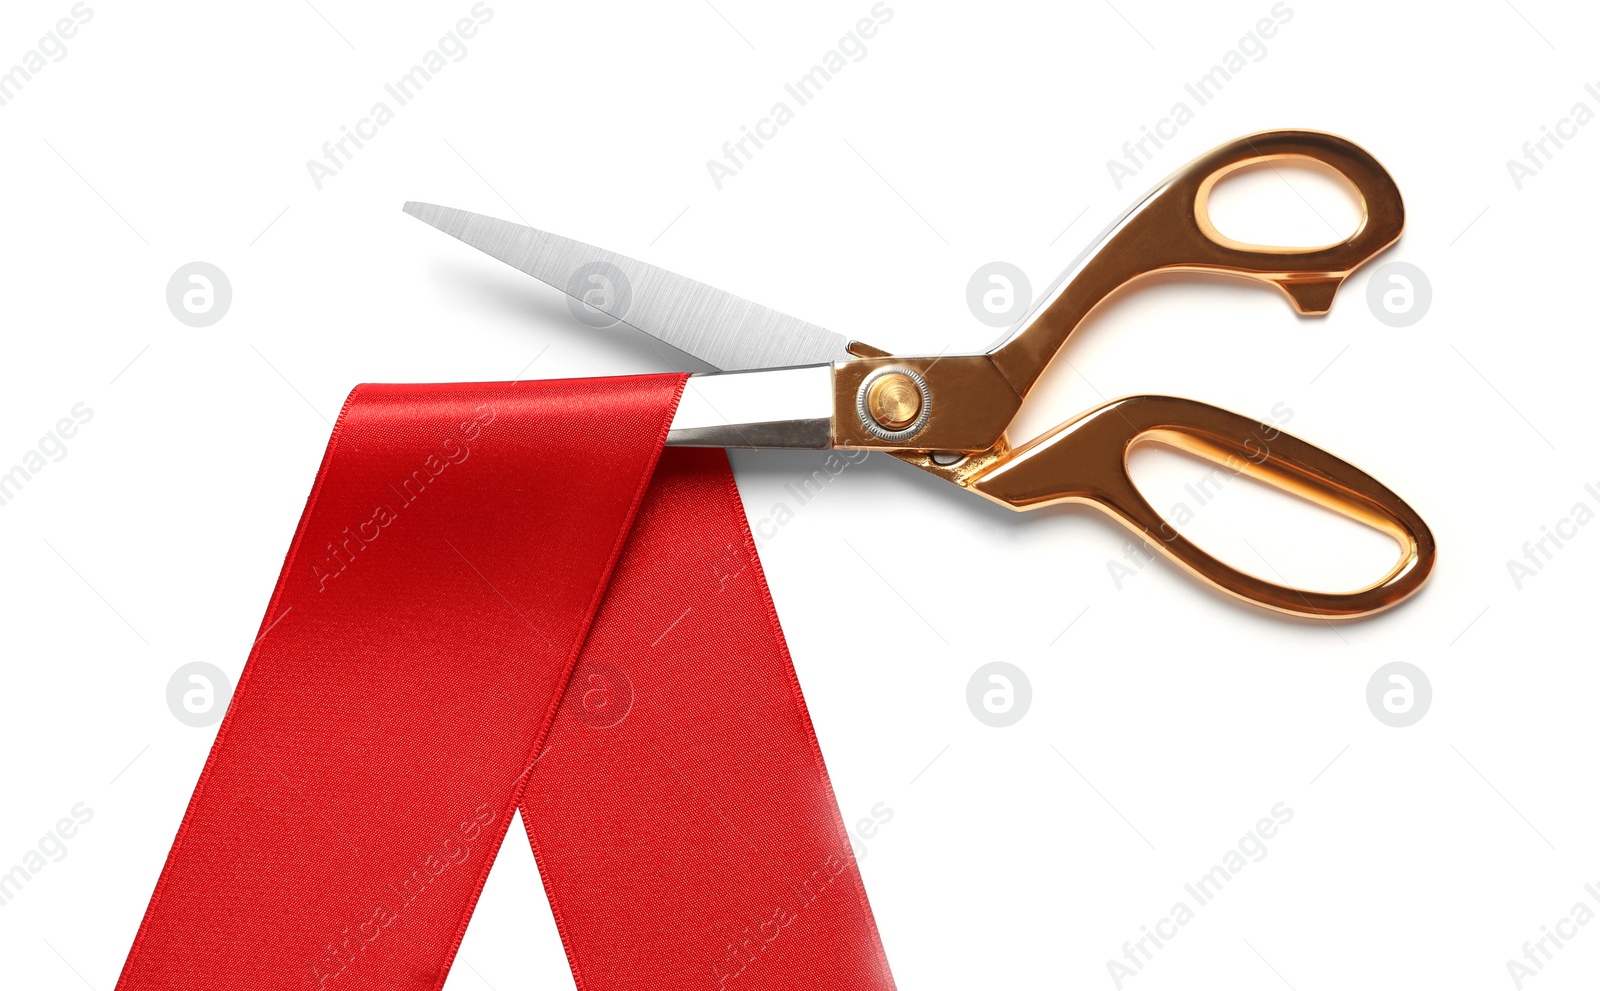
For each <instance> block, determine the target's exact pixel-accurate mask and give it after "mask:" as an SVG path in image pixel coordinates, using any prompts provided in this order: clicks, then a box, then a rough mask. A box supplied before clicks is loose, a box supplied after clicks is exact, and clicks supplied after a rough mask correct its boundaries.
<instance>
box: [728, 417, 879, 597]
mask: <svg viewBox="0 0 1600 991" xmlns="http://www.w3.org/2000/svg"><path fill="white" fill-rule="evenodd" d="M871 453H872V452H871V451H863V450H844V449H841V450H837V451H830V452H828V455H827V457H825V458H824V459H823V461H822V467H820V468H817V469H816V470H814V471H812V472H811V474H809V475H806V476H805V477H803V478H799V479H796V480H795V481H792V482H785V483H784V484H783V490H784V491H785V492H787V493H789V495H791V496H793V497H794V502H795V506H796V507H800V508H803V507H804V506H805V504H806V503H808V502H810V501H811V500H813V499H815V498H816V497H817V496H819V495H821V494H822V493H823V492H825V491H827V488H828V485H829V484H830V483H831V482H832V481H833V480H834V479H836V478H838V477H839V476H840V475H842V474H844V472H845V469H847V468H849V467H850V466H851V465H858V464H860V463H861V462H863V461H865V460H867V455H869V454H871ZM794 518H795V509H793V508H791V507H790V506H789V503H788V502H786V501H785V500H782V499H780V500H778V501H777V502H775V503H773V504H772V509H771V510H769V511H768V512H767V514H766V515H764V516H761V517H758V518H756V519H755V520H753V521H751V523H750V537H751V539H752V540H753V542H754V544H755V548H754V549H755V550H757V551H759V550H760V549H761V548H762V547H765V546H766V545H767V544H768V543H770V542H771V541H772V540H774V539H775V538H776V537H777V536H778V534H779V533H780V532H781V531H782V529H783V528H784V527H785V526H788V525H789V523H790V522H791V521H792V520H793V519H794ZM754 560H755V558H754V556H753V555H752V554H751V553H750V549H749V548H745V547H738V546H735V545H733V544H729V545H728V546H727V547H726V548H724V550H723V553H722V557H720V558H719V559H717V560H716V561H713V562H712V563H711V570H712V571H713V572H714V573H715V574H716V576H717V588H718V591H721V590H722V589H725V588H727V587H728V582H729V581H731V580H733V579H734V578H737V577H739V576H740V575H742V574H744V572H745V571H746V569H748V568H749V567H750V565H751V564H752V563H754Z"/></svg>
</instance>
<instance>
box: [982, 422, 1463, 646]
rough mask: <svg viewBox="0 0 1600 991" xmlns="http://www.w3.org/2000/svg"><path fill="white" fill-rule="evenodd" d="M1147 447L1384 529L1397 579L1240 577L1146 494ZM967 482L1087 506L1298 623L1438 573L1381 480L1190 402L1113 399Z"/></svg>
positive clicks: (996, 496) (1388, 595)
mask: <svg viewBox="0 0 1600 991" xmlns="http://www.w3.org/2000/svg"><path fill="white" fill-rule="evenodd" d="M1143 443H1156V444H1163V445H1166V446H1169V447H1174V448H1178V449H1179V450H1182V451H1186V452H1188V453H1191V454H1194V455H1197V456H1199V457H1202V458H1204V459H1206V460H1208V461H1211V462H1214V463H1216V464H1218V465H1221V466H1222V467H1224V468H1226V469H1229V470H1231V471H1235V472H1239V473H1242V474H1246V475H1249V476H1251V477H1253V478H1256V479H1258V480H1260V481H1263V482H1266V483H1268V484H1270V485H1273V486H1275V487H1276V488H1279V489H1282V490H1284V491H1285V492H1288V493H1290V494H1293V495H1296V496H1299V497H1301V498H1303V499H1307V500H1310V501H1312V502H1315V503H1317V504H1319V505H1322V506H1325V507H1327V508H1328V509H1331V510H1333V511H1334V512H1337V513H1339V514H1340V515H1343V516H1346V517H1349V518H1350V519H1353V520H1356V521H1358V522H1361V523H1365V524H1367V525H1368V526H1371V527H1374V528H1376V529H1378V530H1381V531H1382V532H1384V533H1386V534H1388V535H1389V536H1391V537H1393V538H1394V539H1395V541H1396V542H1398V543H1399V545H1400V555H1399V558H1398V560H1397V561H1396V562H1395V564H1394V566H1393V567H1392V568H1390V569H1389V572H1388V574H1386V575H1384V576H1383V577H1382V578H1380V579H1378V580H1377V581H1375V582H1373V583H1372V584H1370V585H1368V586H1366V587H1365V588H1360V589H1356V590H1354V591H1350V592H1315V591H1311V590H1309V589H1298V588H1292V587H1289V586H1287V585H1279V584H1276V583H1274V582H1269V581H1265V580H1263V579H1260V578H1257V577H1255V576H1254V575H1250V574H1247V573H1245V572H1243V571H1239V570H1238V569H1236V568H1233V567H1231V566H1230V565H1227V564H1224V563H1223V562H1221V561H1219V560H1217V559H1216V558H1214V557H1212V556H1211V555H1209V554H1207V553H1206V552H1205V551H1203V550H1201V549H1200V548H1199V547H1198V546H1196V545H1195V544H1194V543H1192V542H1190V541H1189V540H1188V539H1186V538H1185V537H1184V536H1183V535H1182V534H1181V533H1179V532H1178V531H1177V530H1175V529H1174V528H1173V527H1172V525H1171V524H1170V523H1169V522H1167V520H1165V519H1164V518H1162V516H1161V514H1160V513H1158V512H1156V510H1155V509H1154V508H1153V507H1151V505H1150V503H1149V502H1148V501H1146V499H1145V498H1144V496H1142V495H1140V494H1139V490H1138V488H1137V487H1136V486H1135V485H1134V482H1133V479H1132V477H1131V476H1130V475H1129V473H1128V455H1129V452H1130V451H1131V450H1132V449H1133V448H1134V447H1136V446H1138V445H1140V444H1143ZM965 484H966V485H967V486H968V487H970V488H972V489H973V490H975V491H977V492H979V493H981V494H983V495H985V496H987V497H989V498H990V499H993V500H994V501H996V502H999V503H1001V504H1003V505H1006V506H1010V507H1011V508H1013V509H1018V510H1025V509H1037V508H1039V507H1041V506H1049V505H1053V504H1056V503H1066V502H1077V503H1088V504H1090V505H1093V506H1095V507H1097V508H1099V509H1101V510H1104V511H1105V512H1107V513H1109V514H1110V515H1111V516H1112V517H1114V518H1115V519H1116V520H1117V521H1118V522H1120V523H1122V524H1123V525H1124V526H1126V527H1127V528H1128V529H1130V530H1132V531H1133V532H1135V533H1137V534H1139V535H1141V536H1143V537H1144V538H1145V539H1146V540H1148V541H1149V543H1150V544H1151V545H1152V546H1153V547H1155V548H1156V549H1157V550H1159V551H1161V552H1162V553H1163V554H1165V555H1166V556H1167V557H1169V558H1171V559H1172V560H1174V561H1176V562H1177V563H1178V564H1181V565H1182V566H1183V567H1184V568H1186V569H1188V570H1189V571H1190V572H1191V573H1193V574H1194V575H1196V576H1198V577H1199V578H1201V579H1203V580H1205V581H1207V582H1209V583H1211V584H1212V585H1215V586H1216V587H1217V588H1220V589H1222V590H1223V591H1225V592H1229V593H1231V594H1233V595H1236V596H1238V597H1239V598H1241V599H1245V600H1248V601H1250V602H1254V603H1257V604H1259V605H1263V606H1267V607H1268V608H1271V609H1276V610H1278V611H1280V612H1285V613H1290V614H1293V615H1298V616H1315V617H1323V618H1335V619H1347V618H1352V617H1356V616H1364V615H1367V614H1369V613H1374V612H1378V611H1379V610H1382V609H1387V608H1388V607H1390V606H1392V605H1394V604H1396V603H1398V602H1400V601H1401V600H1402V599H1404V598H1406V597H1407V596H1409V595H1411V594H1412V593H1413V592H1415V591H1416V590H1417V589H1418V588H1420V587H1421V586H1422V584H1423V582H1425V581H1426V580H1427V578H1428V575H1429V573H1430V572H1431V571H1432V570H1433V563H1434V554H1435V546H1434V540H1433V534H1432V532H1431V531H1429V529H1428V525H1427V524H1426V523H1424V522H1423V521H1422V517H1420V516H1418V515H1417V513H1416V511H1415V510H1413V509H1412V508H1411V507H1410V506H1408V505H1406V503H1405V501H1404V500H1402V499H1401V498H1400V497H1399V496H1397V495H1395V494H1394V493H1393V492H1391V491H1389V490H1388V489H1387V488H1385V487H1384V485H1383V483H1381V482H1379V481H1378V480H1377V479H1375V478H1373V477H1372V476H1371V475H1368V474H1367V473H1366V472H1364V471H1362V470H1361V469H1359V468H1356V467H1355V466H1354V465H1351V464H1349V463H1347V462H1345V461H1342V460H1340V459H1339V458H1336V457H1334V456H1333V455H1332V454H1329V453H1328V452H1327V451H1324V450H1322V449H1321V448H1318V447H1315V446H1313V445H1311V444H1308V443H1306V442H1305V441H1303V440H1299V439H1298V438H1295V437H1291V436H1289V435H1288V434H1286V433H1283V432H1282V431H1280V430H1278V429H1276V428H1275V427H1270V426H1266V425H1264V424H1258V423H1256V422H1255V421H1253V420H1251V419H1249V418H1248V417H1244V416H1240V415H1239V414H1237V413H1230V412H1228V411H1227V410H1223V409H1218V408H1217V407H1215V406H1208V405H1206V404H1204V403H1197V402H1195V401H1193V400H1190V399H1177V398H1174V397H1171V396H1133V397H1129V398H1126V399H1118V400H1114V401H1112V402H1109V403H1107V404H1105V405H1104V406H1100V407H1098V408H1097V409H1093V410H1090V411H1089V412H1087V413H1084V414H1083V415H1082V416H1079V417H1077V418H1076V419H1074V420H1071V421H1069V422H1067V423H1064V424H1062V425H1060V426H1058V427H1056V428H1055V429H1054V430H1052V431H1051V432H1049V433H1047V434H1045V435H1043V436H1041V437H1039V438H1038V439H1036V440H1034V441H1032V442H1030V443H1028V444H1026V445H1024V446H1022V447H1019V448H1017V449H1015V450H1011V451H1006V452H1004V453H1001V454H999V455H998V456H997V457H996V458H994V459H993V460H992V461H990V462H988V463H987V464H986V465H985V466H984V467H983V468H982V469H981V470H980V472H979V473H977V474H974V475H973V476H971V477H969V478H968V479H966V480H965Z"/></svg>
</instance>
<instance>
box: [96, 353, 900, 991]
mask: <svg viewBox="0 0 1600 991" xmlns="http://www.w3.org/2000/svg"><path fill="white" fill-rule="evenodd" d="M683 378H684V377H683V376H681V375H664V376H635V377H625V378H608V379H592V380H573V381H549V382H522V383H491V384H478V385H437V386H395V385H367V386H360V387H358V388H357V389H356V390H355V391H354V392H352V393H351V395H350V398H349V399H348V400H347V402H346V403H345V407H344V409H343V411H342V412H341V414H340V417H339V422H338V423H337V425H336V426H335V428H334V432H333V436H332V439H331V440H330V441H329V444H328V449H327V453H326V454H325V455H324V458H323V462H322V466H321V468H320V469H319V471H318V473H317V478H316V482H315V484H314V485H313V488H312V491H311V495H310V498H309V500H308V502H307V505H306V509H305V512H304V514H303V515H302V517H301V520H300V525H299V528H298V530H297V531H296V533H295V536H294V541H293V543H292V545H291V546H290V550H289V554H288V557H287V559H286V560H285V562H284V566H283V571H282V573H281V574H280V576H279V579H278V584H277V588H276V589H275V591H274V593H273V596H272V599H271V603H270V605H269V606H268V609H267V613H266V616H265V617H264V619H263V621H262V626H261V631H260V635H259V637H258V639H257V641H256V643H255V646H254V648H253V650H252V652H251V656H250V659H249V661H248V663H247V665H246V667H245V670H244V672H243V674H242V675H241V676H240V678H239V686H238V689H237V691H236V693H235V695H234V698H233V702H232V704H231V706H230V708H229V711H228V714H227V717H226V718H225V719H224V721H223V723H222V725H221V727H220V729H219V730H218V733H217V738H216V742H215V744H214V745H213V748H212V751H211V755H210V757H209V758H208V759H207V761H206V765H205V769H204V771H203V772H202V773H201V776H200V780H199V783H198V784H197V785H196V787H195V792H194V796H193V798H192V799H191V800H190V803H189V808H188V811H187V812H186V813H185V815H184V817H183V822H182V824H181V825H180V826H179V829H178V833H177V838H176V839H175V840H174V842H173V846H172V851H171V853H170V854H169V855H168V858H167V862H166V866H165V867H164V869H163V870H162V873H161V877H160V880H159V881H158V882H157V884H156V888H155V893H154V894H153V895H152V897H151V900H150V906H149V908H148V910H147V911H146V914H145V918H144V921H143V923H142V924H141V926H140V928H139V932H138V935H137V937H136V938H135V940H134V943H133V947H132V950H131V951H130V953H129V955H128V960H127V963H126V965H125V966H124V969H123V973H122V977H121V980H120V981H119V982H118V985H117V986H118V988H120V989H122V991H154V989H168V988H172V989H177V988H182V989H185V991H193V989H197V988H204V989H233V988H238V989H250V991H259V989H262V988H274V989H295V988H304V989H307V991H344V989H351V991H354V989H367V988H383V989H395V988H400V989H436V988H439V987H440V986H442V985H443V983H444V980H445V976H446V974H447V973H448V970H449V967H450V963H451V960H452V959H453V957H454V955H455V952H456V949H457V947H458V946H459V944H460V941H461V937H462V934H463V932H464V931H465V929H466V925H467V921H468V919H469V917H470V916H471V913H472V908H473V905H474V903H475V902H476V900H477V897H478V893H479V891H480V890H481V889H482V887H483V883H484V880H485V878H486V877H487V874H488V871H489V868H490V865H491V864H492V863H493V861H494V856H495V853H496V851H497V850H498V849H499V846H500V843H501V841H502V840H503V839H504V837H505V834H506V831H507V828H508V826H509V824H510V821H511V817H512V813H513V811H515V810H516V809H517V808H518V807H519V806H520V808H521V810H522V818H523V822H524V824H525V827H526V829H527V833H528V839H529V842H530V843H531V844H532V845H533V849H534V853H535V856H536V857H537V858H538V863H539V869H540V874H541V877H542V879H543V882H544V886H545V890H546V894H547V896H548V898H549V901H550V906H551V910H552V912H553V913H554V915H555V919H556V922H557V926H558V928H559V931H560V933H561V939H562V943H563V944H564V946H565V949H566V953H567V958H568V960H569V962H570V964H571V967H572V973H573V978H574V980H575V982H576V984H577V987H578V988H579V989H581V991H614V989H616V991H621V989H651V991H664V989H680V988H681V989H749V991H779V989H801V988H804V989H808V991H809V989H814V988H830V989H863V991H889V989H892V988H893V982H892V979H891V977H890V974H889V968H888V963H887V960H886V959H885V956H884V953H883V949H882V946H881V945H880V943H879V939H878V934H877V929H876V927H875V925H874V922H873V919H872V913H871V909H870V908H869V906H868V904H867V898H866V893H865V891H864V889H863V887H862V884H861V878H860V875H859V873H858V871H857V868H856V864H855V860H854V857H853V856H852V854H851V850H850V845H849V840H848V836H847V833H846V831H845V827H844V824H843V822H842V821H841V818H840V815H839V811H838V807H837V804H836V802H835V800H834V796H833V792H832V788H831V786H830V785H829V783H828V778H827V772H826V769H825V767H824V766H823V761H822V754H821V751H820V749H819V748H818V745H817V740H816V736H815V734H814V732H813V731H812V727H811V722H810V718H809V717H808V715H807V713H806V709H805V703H804V700H803V698H802V696H801V692H800V686H799V683H798V681H797V680H796V678H795V674H794V670H793V667H792V665H791V663H790V660H789V656H788V651H787V649H786V647H785V645H784V641H783V635H782V631H781V630H780V628H779V625H778V620H777V615H776V613H775V612H774V610H773V607H772V602H771V599H770V596H769V594H768V591H767V587H766V582H765V579H764V577H763V576H762V573H761V568H760V564H759V562H758V560H757V558H756V553H755V547H754V543H753V541H752V540H751V537H750V533H749V530H748V528H747V526H746V523H745V517H744V513H743V509H742V507H741V505H740V502H739V499H738V493H737V491H736V490H735V488H734V484H733V476H732V473H731V472H730V471H729V468H728V462H727V457H726V455H725V454H724V453H723V452H721V451H716V450H677V449H674V450H667V451H665V452H663V449H662V445H663V443H664V440H665V437H666V431H667V426H668V424H669V423H670V422H671V418H672V413H673V410H674V408H675V407H676V404H677V399H678V396H679V395H680V393H681V390H682V388H683ZM730 559H731V560H735V561H737V562H738V564H739V567H737V568H730V567H729V566H728V564H727V562H728V561H729V560H730Z"/></svg>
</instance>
